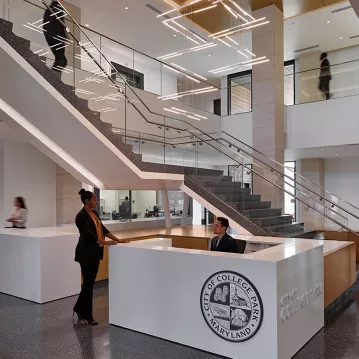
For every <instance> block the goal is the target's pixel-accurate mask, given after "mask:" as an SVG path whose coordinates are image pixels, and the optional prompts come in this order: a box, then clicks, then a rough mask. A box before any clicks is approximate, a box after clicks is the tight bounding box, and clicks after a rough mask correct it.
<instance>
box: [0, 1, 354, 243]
mask: <svg viewBox="0 0 359 359" xmlns="http://www.w3.org/2000/svg"><path fill="white" fill-rule="evenodd" d="M18 2H22V1H20V0H17V1H16V0H13V3H18ZM41 2H42V3H43V5H44V6H45V7H46V8H48V5H47V4H46V3H45V2H43V1H41ZM26 6H30V5H29V3H28V2H26ZM31 6H33V5H31ZM15 9H18V8H16V7H15V8H14V9H12V14H13V19H14V21H15V22H14V28H13V32H14V33H15V34H16V35H19V37H14V36H13V34H12V33H11V34H10V26H9V23H7V22H5V21H2V23H1V26H0V31H1V36H2V37H4V38H5V40H6V38H11V41H10V42H16V41H19V42H22V46H18V47H17V46H16V44H12V45H14V47H15V48H17V51H19V52H20V53H21V52H22V55H23V56H26V57H27V58H26V59H27V60H28V61H29V62H30V63H31V64H32V65H33V66H34V67H36V69H37V70H38V71H39V73H40V74H42V75H43V76H44V77H45V78H47V79H48V80H49V82H50V81H51V83H52V84H53V85H54V87H55V88H57V89H59V88H60V89H61V91H60V92H61V93H62V94H64V96H67V97H66V98H68V99H69V100H70V102H71V103H72V104H73V105H74V106H75V107H76V108H77V109H79V110H80V112H82V113H83V114H84V115H85V117H86V118H87V119H88V120H89V121H90V122H91V123H92V124H93V125H94V126H96V127H97V128H98V129H99V130H100V131H102V133H104V134H105V135H106V137H107V138H109V139H110V140H111V141H112V142H113V143H115V144H116V145H117V147H119V148H120V149H121V151H122V152H123V153H124V154H125V155H126V156H128V158H130V159H131V160H132V161H133V162H134V163H135V164H136V165H137V166H138V167H139V168H140V169H141V170H143V171H156V172H172V173H183V174H184V186H185V187H184V189H186V188H187V189H189V190H191V191H194V192H195V193H197V194H198V195H199V196H201V197H202V198H204V199H205V200H206V201H207V203H209V204H210V205H211V206H213V207H215V208H217V209H218V210H219V211H220V212H221V213H224V214H225V215H227V216H228V217H230V218H231V219H232V220H234V221H236V222H237V223H239V224H240V225H242V226H243V227H244V228H246V229H247V230H248V231H250V232H251V233H253V234H258V235H272V236H288V237H299V236H300V237H310V238H313V237H315V236H316V235H317V231H318V230H319V231H324V230H328V229H330V230H345V231H347V232H351V233H352V234H354V235H356V233H355V232H354V231H352V230H351V229H350V228H348V219H347V217H346V216H345V214H349V213H347V212H346V211H343V210H342V209H341V208H339V207H338V206H334V207H333V204H332V203H330V202H329V201H327V200H325V199H326V197H325V196H323V195H321V194H320V193H319V194H318V193H317V192H315V191H314V190H311V187H308V186H307V185H308V184H307V183H306V182H305V180H304V179H303V180H302V181H303V183H301V182H300V181H298V180H297V178H292V177H291V176H288V175H286V174H285V173H284V172H283V171H281V169H283V166H282V165H280V164H277V163H275V165H273V163H272V162H271V161H270V159H268V158H265V156H264V155H263V154H261V156H259V153H258V151H255V150H254V149H251V151H249V150H244V149H243V148H242V147H245V146H244V144H243V143H242V144H241V146H239V143H238V145H235V143H237V142H239V141H238V140H235V139H232V141H233V143H231V142H230V140H229V139H228V140H225V139H223V138H222V137H221V138H217V137H216V135H213V134H209V133H205V132H204V131H203V130H201V129H200V128H198V127H197V126H194V125H193V124H191V123H189V122H187V121H186V120H183V119H179V118H174V117H170V116H166V114H164V113H163V111H161V109H159V106H157V107H156V103H158V102H161V103H162V101H159V100H158V99H157V97H156V96H154V95H152V96H148V97H147V98H146V99H143V98H142V96H143V93H141V92H140V91H139V90H137V89H135V88H133V87H131V86H130V85H129V84H128V82H127V80H126V79H125V78H124V77H123V75H122V74H121V73H120V72H119V71H118V70H117V69H116V67H115V66H114V65H113V63H112V62H111V61H110V60H109V59H108V58H107V57H106V56H105V55H104V54H103V53H102V52H101V51H100V50H99V48H98V46H97V45H96V44H95V42H93V41H92V40H91V39H90V38H89V36H88V35H87V34H86V32H85V31H84V30H83V29H82V28H81V27H80V26H79V25H78V24H77V23H76V21H75V20H74V19H73V18H72V17H71V14H69V13H68V12H67V11H66V9H65V8H62V9H61V11H64V12H65V13H66V18H65V17H63V16H62V15H60V19H58V20H60V21H64V22H65V25H66V28H67V33H68V38H67V39H66V40H63V39H62V40H61V41H60V40H59V45H58V46H60V45H61V44H62V46H65V47H68V48H69V50H71V51H72V52H71V51H70V54H71V55H70V57H69V64H68V66H67V67H66V68H65V69H60V70H61V71H60V72H57V73H54V72H51V70H49V68H48V67H49V66H50V67H51V66H52V61H53V59H52V58H51V56H50V55H51V53H50V52H49V51H48V50H47V47H46V44H45V45H44V43H43V42H44V39H43V38H40V37H39V36H40V35H41V36H42V37H43V34H42V31H41V19H42V12H43V9H41V8H39V7H36V6H33V7H32V8H31V11H26V12H25V13H24V12H21V11H20V12H21V14H16V11H15ZM14 14H16V15H15V16H14ZM53 14H54V17H57V16H59V15H56V13H54V12H53ZM58 14H61V12H60V11H59V12H58ZM61 19H64V20H61ZM68 23H70V25H71V26H67V25H68ZM33 24H37V25H36V29H35V28H33V27H34V25H33ZM39 24H40V25H39ZM25 25H27V27H26V26H25ZM24 27H25V28H26V31H25V32H24ZM70 27H72V30H71V29H70ZM4 29H5V30H4ZM34 35H35V36H34ZM23 39H27V40H29V41H30V43H27V44H28V46H29V48H30V49H32V48H33V45H31V44H33V43H34V42H35V43H36V44H37V45H36V47H37V50H35V51H33V52H32V53H31V54H30V52H29V51H28V49H25V50H24V49H23V46H25V42H24V40H23ZM41 41H42V45H41V46H43V47H42V48H40V49H39V45H38V43H39V42H41ZM10 42H9V43H10ZM45 64H46V65H47V67H46V66H45ZM40 65H41V66H42V67H41V66H40ZM45 72H46V74H45ZM50 73H51V74H52V77H53V78H51V76H50ZM55 77H56V79H57V80H55V79H54V78H55ZM60 78H61V81H60ZM56 81H57V82H56ZM69 92H71V96H70V95H69V94H68V93H69ZM170 101H171V100H169V102H170ZM156 108H157V110H156ZM185 111H188V110H183V112H185ZM192 115H193V116H192V117H194V116H195V114H192ZM196 120H198V118H196ZM234 148H235V149H236V150H235V151H233V149H234ZM153 164H156V165H157V166H153ZM230 168H232V169H233V168H235V169H236V170H239V171H241V173H242V175H241V180H240V181H236V178H234V177H232V176H227V175H224V174H225V173H228V172H229V169H230ZM246 176H247V177H248V176H250V177H251V181H250V183H248V181H246V180H245V177H246ZM285 195H287V196H290V198H291V199H292V200H293V201H296V202H297V203H300V205H301V207H302V213H301V216H300V220H299V221H298V222H296V221H295V218H294V217H295V216H294V213H284V212H283V208H284V197H285ZM328 203H329V204H328ZM339 209H340V211H339Z"/></svg>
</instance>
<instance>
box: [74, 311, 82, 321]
mask: <svg viewBox="0 0 359 359" xmlns="http://www.w3.org/2000/svg"><path fill="white" fill-rule="evenodd" d="M75 313H76V315H77V319H78V320H84V318H83V317H82V315H81V314H80V313H79V312H76V310H73V311H72V318H75Z"/></svg>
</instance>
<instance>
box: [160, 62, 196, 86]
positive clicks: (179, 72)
mask: <svg viewBox="0 0 359 359" xmlns="http://www.w3.org/2000/svg"><path fill="white" fill-rule="evenodd" d="M164 67H166V68H167V69H170V70H171V71H173V72H177V73H178V74H182V75H184V76H186V77H187V78H189V79H190V80H192V81H194V82H197V83H200V82H201V81H199V80H197V79H195V78H194V77H192V76H189V75H187V74H184V73H182V72H181V71H178V70H176V69H174V68H173V67H171V66H167V65H164Z"/></svg>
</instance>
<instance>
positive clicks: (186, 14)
mask: <svg viewBox="0 0 359 359" xmlns="http://www.w3.org/2000/svg"><path fill="white" fill-rule="evenodd" d="M217 6H218V5H217V4H215V5H211V6H207V7H203V8H202V9H198V10H194V11H190V12H187V13H185V14H181V15H178V16H175V17H173V18H171V19H168V20H164V21H162V22H166V21H171V20H177V19H180V18H182V17H185V16H188V15H192V14H198V13H199V12H202V11H207V10H210V9H214V8H215V7H217Z"/></svg>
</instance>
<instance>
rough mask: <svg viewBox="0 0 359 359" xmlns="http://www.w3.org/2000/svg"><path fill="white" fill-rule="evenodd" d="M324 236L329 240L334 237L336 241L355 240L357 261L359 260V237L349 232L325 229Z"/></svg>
mask: <svg viewBox="0 0 359 359" xmlns="http://www.w3.org/2000/svg"><path fill="white" fill-rule="evenodd" d="M318 233H323V232H318ZM358 234H359V233H358ZM324 238H325V239H327V240H330V239H332V240H336V241H344V242H345V241H347V242H354V243H355V244H356V261H357V262H359V237H357V236H355V235H354V234H352V233H348V232H335V231H325V232H324Z"/></svg>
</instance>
